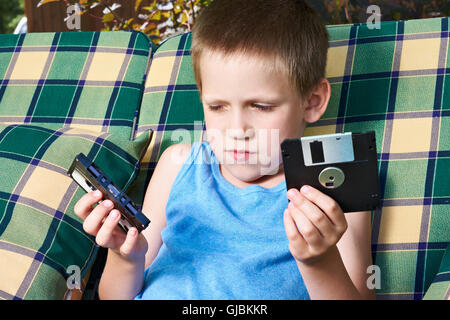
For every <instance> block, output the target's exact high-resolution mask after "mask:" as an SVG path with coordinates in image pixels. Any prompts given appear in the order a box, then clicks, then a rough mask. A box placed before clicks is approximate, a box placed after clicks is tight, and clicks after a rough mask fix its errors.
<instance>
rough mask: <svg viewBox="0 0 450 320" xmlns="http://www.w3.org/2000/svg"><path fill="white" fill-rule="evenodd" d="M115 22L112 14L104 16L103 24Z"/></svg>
mask: <svg viewBox="0 0 450 320" xmlns="http://www.w3.org/2000/svg"><path fill="white" fill-rule="evenodd" d="M113 20H114V15H113V14H112V13H111V12H110V13H107V14H105V15H104V16H103V22H105V23H106V22H111V21H113Z"/></svg>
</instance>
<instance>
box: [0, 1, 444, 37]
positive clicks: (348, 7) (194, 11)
mask: <svg viewBox="0 0 450 320" xmlns="http://www.w3.org/2000/svg"><path fill="white" fill-rule="evenodd" d="M24 1H25V0H0V33H11V32H13V31H14V28H15V26H16V25H17V23H18V22H19V20H20V18H21V17H23V16H24ZM211 1H214V0H127V1H120V0H36V1H33V2H32V3H33V6H35V7H36V8H45V7H46V6H48V4H49V3H56V2H59V3H60V4H61V5H62V6H64V8H66V7H68V6H71V5H75V6H76V7H77V8H78V12H79V14H81V15H82V16H83V18H84V19H86V18H88V19H95V20H96V24H97V25H99V26H100V27H99V29H100V30H140V31H142V32H144V33H146V34H147V35H148V36H149V37H150V38H151V39H152V40H153V41H154V42H155V43H160V41H162V40H163V39H165V38H167V37H169V36H171V35H174V34H177V33H183V32H185V31H189V30H190V28H191V27H192V25H193V24H194V23H195V18H196V17H197V16H198V13H199V11H200V10H201V9H202V8H203V7H205V6H207V5H208V4H209V3H210V2H211ZM308 2H309V3H310V4H311V6H312V7H314V8H315V9H316V10H317V11H318V12H320V14H321V15H322V17H323V19H324V21H325V23H326V24H347V23H364V22H366V21H367V19H368V17H369V15H370V14H368V13H367V8H368V7H369V6H370V5H378V6H379V7H380V13H381V21H388V20H408V19H420V18H433V17H443V16H449V15H450V0H309V1H308ZM243 4H245V0H243ZM125 6H126V7H127V10H124V9H125V8H124V7H125ZM27 10H30V8H28V9H27ZM75 14H76V13H75ZM66 19H67V18H66ZM81 30H83V26H81ZM52 31H63V30H52Z"/></svg>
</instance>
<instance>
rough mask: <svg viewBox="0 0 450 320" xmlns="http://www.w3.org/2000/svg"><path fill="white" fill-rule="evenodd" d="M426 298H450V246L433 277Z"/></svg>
mask: <svg viewBox="0 0 450 320" xmlns="http://www.w3.org/2000/svg"><path fill="white" fill-rule="evenodd" d="M423 299H424V300H450V246H448V248H447V251H446V252H445V255H444V258H442V262H441V267H440V268H439V271H438V273H437V274H436V276H435V277H434V279H433V282H432V283H431V285H430V287H429V288H428V290H427V293H426V294H425V296H424V297H423Z"/></svg>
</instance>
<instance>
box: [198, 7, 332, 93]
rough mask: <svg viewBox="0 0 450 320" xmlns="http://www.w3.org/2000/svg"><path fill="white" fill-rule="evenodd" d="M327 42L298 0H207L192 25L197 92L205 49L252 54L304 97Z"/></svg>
mask: <svg viewBox="0 0 450 320" xmlns="http://www.w3.org/2000/svg"><path fill="white" fill-rule="evenodd" d="M328 41H329V36H328V32H327V30H326V27H325V25H324V23H323V22H322V19H321V18H320V16H319V15H318V14H317V12H316V11H314V10H313V9H312V8H311V7H310V6H309V5H308V4H307V3H306V2H305V1H303V0H213V1H212V2H211V3H210V4H209V6H208V7H206V8H203V9H202V11H201V12H200V15H199V17H198V18H197V19H196V20H195V23H194V26H193V28H192V45H191V54H192V62H193V67H194V73H195V81H196V83H197V87H198V89H199V91H200V92H201V88H202V86H201V84H202V82H201V77H200V58H201V57H202V56H203V55H204V54H205V53H206V52H208V51H209V52H212V53H220V54H222V55H223V56H225V57H230V56H232V55H233V54H244V55H255V56H257V57H261V58H264V63H265V66H266V67H267V69H268V70H271V71H277V72H282V73H284V74H285V75H286V76H288V77H289V80H290V82H291V83H292V85H293V86H294V88H296V89H297V90H298V92H299V96H300V97H303V98H304V97H306V96H307V95H309V94H310V93H311V91H312V90H313V89H314V88H315V87H316V86H317V85H318V84H319V82H320V80H321V79H322V78H324V77H325V68H326V60H327V52H328Z"/></svg>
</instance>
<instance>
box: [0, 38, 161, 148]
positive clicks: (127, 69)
mask: <svg viewBox="0 0 450 320" xmlns="http://www.w3.org/2000/svg"><path fill="white" fill-rule="evenodd" d="M151 48H152V47H151V46H150V45H149V39H148V37H147V36H145V35H144V34H143V33H140V32H136V31H132V32H125V31H123V32H67V33H30V34H21V35H11V34H8V35H0V122H2V123H9V124H19V123H25V124H36V125H39V126H45V127H47V128H50V129H59V128H61V127H80V128H84V129H87V130H92V131H99V132H108V133H114V134H119V135H121V136H126V137H131V140H132V139H133V138H132V136H131V133H132V132H134V125H133V120H134V119H135V116H136V113H137V111H138V109H139V106H140V103H141V99H142V91H143V85H144V81H145V75H146V71H147V66H148V61H149V56H150V52H151Z"/></svg>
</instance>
